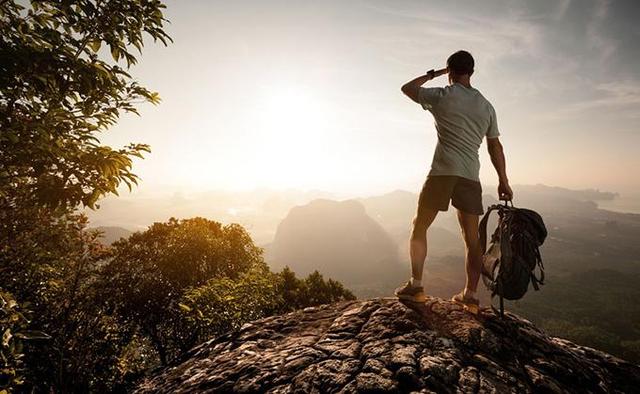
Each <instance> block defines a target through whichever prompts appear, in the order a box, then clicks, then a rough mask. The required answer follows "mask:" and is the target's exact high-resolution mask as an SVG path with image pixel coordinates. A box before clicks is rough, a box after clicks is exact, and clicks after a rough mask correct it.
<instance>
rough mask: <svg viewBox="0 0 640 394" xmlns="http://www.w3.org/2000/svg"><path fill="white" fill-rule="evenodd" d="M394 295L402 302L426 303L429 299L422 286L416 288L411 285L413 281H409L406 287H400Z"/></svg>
mask: <svg viewBox="0 0 640 394" xmlns="http://www.w3.org/2000/svg"><path fill="white" fill-rule="evenodd" d="M394 294H395V295H396V296H397V297H398V298H399V299H401V300H405V301H412V302H425V301H426V300H427V297H426V296H425V295H424V289H423V288H422V286H420V287H414V286H412V285H411V281H408V282H407V283H406V284H405V285H404V286H402V287H398V288H397V289H396V291H395V292H394Z"/></svg>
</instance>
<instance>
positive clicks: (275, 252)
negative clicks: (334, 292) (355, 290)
mask: <svg viewBox="0 0 640 394" xmlns="http://www.w3.org/2000/svg"><path fill="white" fill-rule="evenodd" d="M267 260H268V261H269V263H270V265H271V266H272V267H273V268H274V269H279V268H281V267H283V266H285V265H288V266H289V267H291V269H293V270H294V271H295V272H296V273H298V274H300V275H307V274H309V273H310V272H313V271H314V270H316V269H317V270H319V271H320V272H321V273H322V274H325V275H326V276H328V277H331V278H334V279H337V280H340V281H342V282H344V283H345V284H348V285H353V284H356V285H357V284H361V283H372V282H375V281H380V280H382V279H388V278H389V275H392V276H396V275H398V274H399V272H402V274H403V276H406V272H404V269H406V267H404V266H400V265H399V262H398V253H397V245H396V244H395V243H394V242H393V240H392V239H391V237H390V236H389V234H387V232H385V230H384V229H383V228H382V227H381V226H380V224H378V223H377V222H376V221H375V220H373V219H372V218H371V217H369V216H368V215H367V213H366V212H365V209H364V207H363V206H362V204H361V203H359V202H358V201H355V200H347V201H333V200H326V199H319V200H314V201H311V202H310V203H308V204H306V205H302V206H297V207H294V208H292V209H291V210H290V211H289V214H288V215H287V216H286V217H285V219H284V220H283V221H282V222H281V223H280V225H279V226H278V229H277V231H276V235H275V238H274V240H273V242H272V243H271V244H270V245H269V246H268V249H267Z"/></svg>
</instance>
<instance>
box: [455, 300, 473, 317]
mask: <svg viewBox="0 0 640 394" xmlns="http://www.w3.org/2000/svg"><path fill="white" fill-rule="evenodd" d="M451 301H453V302H454V303H456V304H458V305H460V306H461V307H462V309H463V310H465V311H466V312H469V313H471V314H472V315H475V316H478V314H479V313H480V305H476V304H467V303H464V302H460V301H457V300H453V299H452V300H451Z"/></svg>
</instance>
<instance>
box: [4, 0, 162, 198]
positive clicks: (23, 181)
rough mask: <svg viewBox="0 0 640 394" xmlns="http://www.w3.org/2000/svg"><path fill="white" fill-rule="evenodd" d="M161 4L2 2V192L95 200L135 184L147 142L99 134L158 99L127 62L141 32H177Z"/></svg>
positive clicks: (149, 0)
mask: <svg viewBox="0 0 640 394" xmlns="http://www.w3.org/2000/svg"><path fill="white" fill-rule="evenodd" d="M163 8H165V6H164V5H163V4H162V3H161V2H160V1H158V0H144V1H135V0H98V1H91V0H78V1H52V0H49V1H44V0H34V1H32V2H31V5H30V7H26V8H25V7H24V6H22V5H20V4H18V3H17V2H14V1H2V2H0V33H1V34H0V131H1V134H0V151H1V152H2V155H0V198H5V199H6V198H14V197H15V196H13V195H12V193H11V191H13V190H14V189H15V188H18V187H22V188H25V189H26V190H27V191H28V197H29V198H30V199H33V200H35V201H37V202H38V203H44V204H47V205H50V206H54V207H57V206H61V205H62V206H70V207H75V206H76V205H78V204H80V203H82V204H84V205H86V206H89V207H94V206H95V204H96V202H97V201H98V199H99V198H100V197H101V196H103V195H105V194H107V193H116V194H117V191H116V189H117V187H118V186H119V185H120V184H121V183H124V184H126V185H127V186H129V187H131V185H132V184H136V183H137V177H136V175H135V174H133V173H131V171H130V170H131V165H132V158H133V157H142V154H143V153H144V152H149V147H148V146H147V145H144V144H130V145H128V146H127V147H125V148H122V149H112V148H111V147H109V146H105V145H101V144H100V141H99V139H98V137H97V135H98V133H99V132H102V131H104V130H106V129H107V128H108V127H109V126H111V125H113V124H115V122H116V121H117V119H118V118H119V116H120V114H121V113H122V112H133V113H137V110H136V107H135V106H136V104H138V103H139V102H141V101H148V102H151V103H154V104H155V103H158V102H159V97H158V94H157V93H155V92H151V91H149V90H147V89H146V88H144V87H142V86H140V85H139V84H138V83H137V82H136V81H135V80H133V78H132V77H131V76H130V75H129V74H128V72H127V71H126V70H127V69H128V68H129V67H130V66H131V65H133V64H135V63H136V61H137V60H136V57H135V55H134V53H133V51H134V50H135V51H138V52H140V51H141V49H142V46H143V43H144V42H143V34H144V33H146V34H147V35H148V36H149V37H151V38H152V39H153V40H154V41H156V40H159V41H161V42H162V43H164V44H165V45H166V43H167V41H168V40H170V38H169V37H168V36H167V34H166V33H165V32H164V31H163V30H162V28H163V24H164V22H165V19H164V18H163V15H162V9H163ZM100 48H105V49H107V50H108V51H107V50H101V49H100ZM122 62H124V63H125V64H126V66H124V67H125V68H123V66H121V65H120V63H122ZM17 202H18V200H17V201H16V203H17Z"/></svg>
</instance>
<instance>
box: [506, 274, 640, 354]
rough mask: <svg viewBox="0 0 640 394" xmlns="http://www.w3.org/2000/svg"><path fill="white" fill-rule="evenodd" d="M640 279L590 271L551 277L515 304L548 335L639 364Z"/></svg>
mask: <svg viewBox="0 0 640 394" xmlns="http://www.w3.org/2000/svg"><path fill="white" fill-rule="evenodd" d="M639 280H640V276H638V275H633V274H623V273H620V272H617V271H614V270H609V269H601V270H592V271H586V272H582V273H577V274H572V275H568V276H563V277H560V276H551V277H549V278H548V279H547V281H546V282H547V284H546V285H545V286H544V287H543V288H542V289H541V290H540V291H539V292H532V291H530V292H529V293H528V294H527V295H526V296H525V297H524V298H523V299H522V300H520V301H518V302H516V303H515V304H514V308H513V309H514V311H515V312H517V313H519V314H522V315H523V316H526V317H527V318H528V319H530V320H531V321H533V322H534V323H536V324H538V325H539V326H541V327H542V328H543V329H544V330H546V331H547V332H548V333H549V334H551V335H555V336H559V337H562V338H566V339H569V340H571V341H573V342H576V343H578V344H581V345H585V346H589V347H593V348H596V349H599V350H603V351H605V352H608V353H611V354H614V355H617V356H619V357H622V358H625V359H627V360H629V361H632V362H635V363H638V362H640V352H639V351H638V350H639V349H638V343H639V341H640V305H639V304H638V303H637V302H636V300H637V299H639V298H640V289H639V288H638V281H639Z"/></svg>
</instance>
